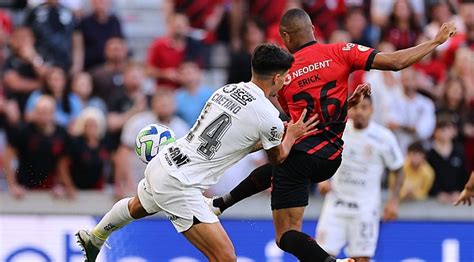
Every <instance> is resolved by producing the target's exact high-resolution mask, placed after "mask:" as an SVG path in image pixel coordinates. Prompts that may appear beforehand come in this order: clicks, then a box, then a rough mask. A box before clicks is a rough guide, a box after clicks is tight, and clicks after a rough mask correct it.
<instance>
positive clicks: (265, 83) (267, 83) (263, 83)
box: [250, 76, 272, 98]
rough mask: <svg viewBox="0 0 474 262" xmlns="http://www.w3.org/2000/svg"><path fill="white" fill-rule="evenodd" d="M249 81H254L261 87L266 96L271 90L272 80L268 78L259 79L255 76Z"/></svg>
mask: <svg viewBox="0 0 474 262" xmlns="http://www.w3.org/2000/svg"><path fill="white" fill-rule="evenodd" d="M250 82H252V83H254V84H255V85H256V86H258V88H260V89H262V91H263V93H264V94H265V97H266V98H268V97H269V96H270V91H271V86H272V80H268V79H260V78H257V77H255V76H253V77H252V79H251V80H250Z"/></svg>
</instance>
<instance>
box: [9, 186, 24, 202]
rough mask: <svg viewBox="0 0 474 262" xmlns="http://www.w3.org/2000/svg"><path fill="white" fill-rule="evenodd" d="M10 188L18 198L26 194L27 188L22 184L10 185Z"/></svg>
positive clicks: (11, 192)
mask: <svg viewBox="0 0 474 262" xmlns="http://www.w3.org/2000/svg"><path fill="white" fill-rule="evenodd" d="M8 190H9V191H10V194H12V196H13V197H14V198H16V199H22V198H23V197H25V195H26V189H25V188H24V187H22V186H20V185H11V186H9V187H8Z"/></svg>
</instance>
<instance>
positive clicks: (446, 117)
mask: <svg viewBox="0 0 474 262" xmlns="http://www.w3.org/2000/svg"><path fill="white" fill-rule="evenodd" d="M455 126H456V121H455V120H454V119H453V116H452V115H450V114H449V113H444V114H440V115H438V116H437V117H436V127H435V129H439V128H444V127H455Z"/></svg>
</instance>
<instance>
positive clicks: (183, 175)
mask: <svg viewBox="0 0 474 262" xmlns="http://www.w3.org/2000/svg"><path fill="white" fill-rule="evenodd" d="M293 61H294V59H293V56H292V55H291V54H289V53H288V52H286V51H285V50H283V49H281V48H279V47H277V46H275V45H261V46H259V47H257V48H256V49H255V52H254V55H253V58H252V71H253V77H252V80H251V82H246V83H243V82H241V83H239V84H230V85H226V86H224V87H222V88H220V89H218V90H217V91H216V92H215V93H214V94H213V95H212V96H211V98H210V99H209V100H208V102H207V104H206V106H205V107H204V109H203V110H202V112H201V115H200V116H199V118H198V120H197V121H196V123H195V124H194V126H193V127H192V128H191V130H190V131H189V133H188V134H187V136H185V137H183V138H180V139H178V140H177V141H176V142H175V143H171V144H169V145H168V146H166V147H164V148H161V149H160V152H159V154H158V155H157V156H156V157H154V158H153V159H152V160H151V161H150V162H149V163H148V165H147V169H146V170H145V178H144V179H143V180H142V181H140V183H139V185H138V189H137V191H138V193H137V196H135V197H132V198H124V199H122V200H120V201H118V202H117V203H116V204H115V205H114V206H113V207H112V209H111V210H110V211H109V212H108V213H107V214H106V215H105V216H104V217H103V218H102V220H101V221H100V222H99V223H98V225H97V226H96V227H95V228H94V229H93V230H92V231H87V230H80V231H79V232H78V233H77V234H76V236H77V238H78V243H79V244H80V245H81V247H82V248H83V252H84V256H85V258H86V261H89V262H90V261H95V260H96V257H97V255H98V253H99V252H100V249H101V246H102V245H103V243H104V242H105V240H106V239H107V237H108V236H109V235H110V234H111V233H112V232H113V231H115V230H117V229H119V228H121V227H123V226H125V225H126V224H128V223H129V222H131V221H133V220H134V219H139V218H143V217H146V216H149V215H151V214H154V213H157V212H160V211H163V212H165V213H166V215H167V216H168V218H169V219H170V221H171V222H172V223H173V225H174V227H175V228H176V230H177V231H178V232H180V233H183V235H184V236H185V237H186V238H187V239H188V240H189V241H190V242H191V243H192V244H193V245H194V246H195V247H196V248H198V249H199V250H200V251H201V252H202V253H203V254H204V255H205V256H206V257H207V258H208V259H209V261H215V262H224V261H235V260H236V255H235V251H234V247H233V245H232V242H231V241H230V239H229V237H228V236H227V233H226V232H225V230H224V228H223V227H222V226H221V224H220V223H219V219H218V218H217V216H216V215H215V214H214V213H212V211H211V210H210V209H209V207H208V205H207V203H206V201H205V198H204V196H203V194H202V192H203V191H204V190H206V189H207V188H209V187H210V186H211V185H213V184H215V183H217V181H218V180H219V177H220V176H221V175H222V174H223V172H224V171H225V170H226V169H227V168H228V167H230V166H231V165H233V164H234V163H236V162H237V161H239V160H240V159H242V158H243V157H244V156H246V155H247V154H248V153H250V152H251V151H252V150H255V149H257V148H258V149H260V146H258V145H261V147H263V149H265V150H266V152H267V154H268V157H269V159H270V161H271V162H273V163H275V164H278V163H281V162H282V161H283V160H284V159H285V158H286V157H287V156H288V153H289V151H290V149H291V147H292V146H293V144H294V142H295V141H296V140H297V139H298V138H300V137H302V136H303V135H305V134H307V132H311V131H314V127H315V126H316V124H317V123H318V122H317V121H316V118H317V115H314V116H313V117H311V118H309V119H308V120H307V121H305V120H304V117H305V115H306V113H305V112H304V113H303V114H302V115H301V117H300V119H299V120H298V121H296V122H294V123H293V122H290V123H289V124H288V126H287V129H286V135H285V138H284V139H283V141H281V140H282V137H283V129H284V127H283V123H282V122H281V120H280V119H279V117H278V116H279V112H278V110H277V109H276V108H275V107H274V106H273V105H272V103H271V102H270V100H268V97H269V96H273V95H275V94H276V93H277V92H278V90H280V89H281V87H282V86H283V82H284V79H285V77H286V75H287V73H288V69H289V68H290V67H291V64H292V63H293ZM260 142H261V143H260Z"/></svg>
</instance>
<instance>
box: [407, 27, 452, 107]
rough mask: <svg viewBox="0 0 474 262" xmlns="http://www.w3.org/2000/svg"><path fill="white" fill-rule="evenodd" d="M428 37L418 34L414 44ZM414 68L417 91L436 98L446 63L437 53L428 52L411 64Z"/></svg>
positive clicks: (439, 91)
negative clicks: (418, 60)
mask: <svg viewBox="0 0 474 262" xmlns="http://www.w3.org/2000/svg"><path fill="white" fill-rule="evenodd" d="M428 40H429V39H428V37H426V36H425V35H423V34H422V35H420V36H419V37H418V39H417V41H416V44H417V45H418V44H421V43H423V42H425V41H428ZM413 67H414V69H415V70H416V72H417V74H416V76H417V77H416V78H417V85H418V92H420V93H422V94H424V95H426V96H428V97H430V98H431V99H433V100H437V99H438V98H439V97H441V95H442V92H443V88H442V85H443V84H444V81H445V80H446V65H445V64H444V63H443V61H441V59H438V56H437V53H436V52H435V53H429V54H428V55H426V56H425V57H424V58H423V59H422V60H421V61H420V62H418V63H416V64H414V65H413Z"/></svg>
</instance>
